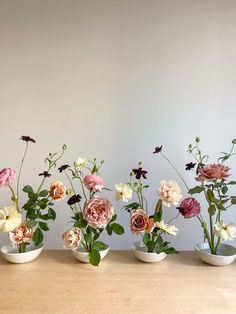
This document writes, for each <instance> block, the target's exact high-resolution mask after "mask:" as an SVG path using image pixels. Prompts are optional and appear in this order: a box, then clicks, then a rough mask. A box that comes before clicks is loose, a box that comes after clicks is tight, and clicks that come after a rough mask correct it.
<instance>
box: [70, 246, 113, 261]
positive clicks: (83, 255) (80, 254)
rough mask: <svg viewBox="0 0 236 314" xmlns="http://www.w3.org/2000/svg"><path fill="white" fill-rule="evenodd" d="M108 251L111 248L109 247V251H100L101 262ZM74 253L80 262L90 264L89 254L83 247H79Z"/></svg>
mask: <svg viewBox="0 0 236 314" xmlns="http://www.w3.org/2000/svg"><path fill="white" fill-rule="evenodd" d="M108 251H109V246H108V247H107V249H105V250H103V251H99V253H100V256H101V260H102V259H103V258H104V257H105V256H106V255H107V253H108ZM72 253H73V255H74V257H75V258H76V259H77V260H78V261H80V262H82V263H89V253H88V252H86V251H85V249H84V248H83V247H78V248H77V249H74V250H72Z"/></svg>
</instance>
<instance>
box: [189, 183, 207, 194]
mask: <svg viewBox="0 0 236 314" xmlns="http://www.w3.org/2000/svg"><path fill="white" fill-rule="evenodd" d="M202 191H204V187H203V186H198V185H197V186H195V187H194V188H192V189H189V190H188V193H189V194H191V195H193V194H197V193H201V192H202Z"/></svg>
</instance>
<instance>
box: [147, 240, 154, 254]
mask: <svg viewBox="0 0 236 314" xmlns="http://www.w3.org/2000/svg"><path fill="white" fill-rule="evenodd" d="M146 246H147V248H148V252H153V250H154V248H155V242H154V241H148V242H147V243H146Z"/></svg>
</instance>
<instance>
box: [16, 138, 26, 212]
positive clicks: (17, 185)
mask: <svg viewBox="0 0 236 314" xmlns="http://www.w3.org/2000/svg"><path fill="white" fill-rule="evenodd" d="M28 147H29V143H28V142H26V146H25V151H24V154H23V157H22V160H21V164H20V170H19V173H18V177H17V183H16V197H17V200H16V207H17V210H18V211H19V204H18V199H19V184H20V177H21V172H22V168H23V164H24V161H25V156H26V153H27V150H28Z"/></svg>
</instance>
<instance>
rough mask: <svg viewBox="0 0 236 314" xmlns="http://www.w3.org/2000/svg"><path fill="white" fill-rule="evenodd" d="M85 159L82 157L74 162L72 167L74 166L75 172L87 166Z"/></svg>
mask: <svg viewBox="0 0 236 314" xmlns="http://www.w3.org/2000/svg"><path fill="white" fill-rule="evenodd" d="M87 163H88V161H87V159H85V158H82V157H79V158H78V159H77V160H76V161H75V162H74V165H75V168H76V169H77V170H81V169H82V168H84V167H86V166H87Z"/></svg>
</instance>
